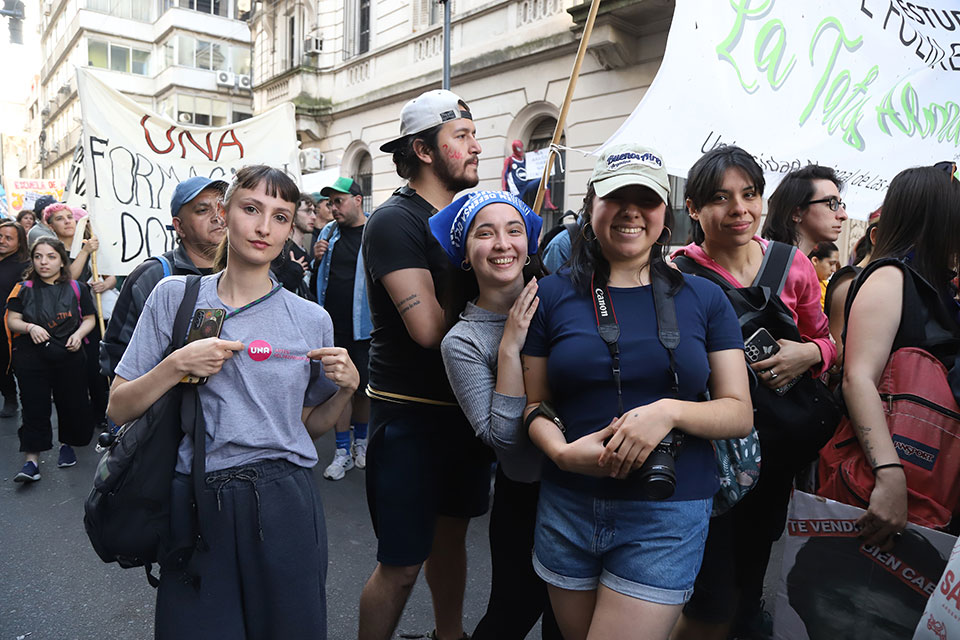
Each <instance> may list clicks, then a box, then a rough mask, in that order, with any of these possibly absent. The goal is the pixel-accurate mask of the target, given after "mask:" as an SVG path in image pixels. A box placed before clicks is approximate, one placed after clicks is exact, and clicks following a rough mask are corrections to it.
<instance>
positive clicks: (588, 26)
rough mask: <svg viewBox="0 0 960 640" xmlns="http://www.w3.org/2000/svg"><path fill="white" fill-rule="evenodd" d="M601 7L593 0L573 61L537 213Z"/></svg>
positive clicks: (598, 0) (536, 204) (542, 178)
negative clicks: (556, 145)
mask: <svg viewBox="0 0 960 640" xmlns="http://www.w3.org/2000/svg"><path fill="white" fill-rule="evenodd" d="M599 9H600V0H592V1H591V3H590V13H589V14H587V21H586V22H585V23H584V25H583V35H582V36H581V37H580V48H579V49H577V59H576V60H575V61H574V63H573V71H572V72H571V73H570V82H569V84H567V95H566V96H564V98H563V105H562V106H561V107H560V117H559V118H557V128H556V129H554V130H553V141H552V142H551V148H550V153H549V154H548V155H547V166H545V167H544V168H543V176H542V177H541V178H540V187H539V188H538V189H537V199H536V201H535V202H534V203H533V210H534V211H535V212H536V213H537V215H539V214H540V207H542V206H543V198H544V194H545V193H546V191H547V182H548V181H549V180H550V170H551V169H552V168H553V159H554V156H556V155H557V154H556V152H555V151H554V150H553V147H552V145H555V144H560V136H561V135H562V134H563V125H564V124H565V123H566V121H567V112H568V111H570V102H571V101H572V100H573V91H574V89H576V88H577V78H578V77H579V76H580V65H581V64H583V58H584V56H585V55H586V53H587V45H588V44H590V34H591V33H593V23H594V22H596V20H597V11H598V10H599Z"/></svg>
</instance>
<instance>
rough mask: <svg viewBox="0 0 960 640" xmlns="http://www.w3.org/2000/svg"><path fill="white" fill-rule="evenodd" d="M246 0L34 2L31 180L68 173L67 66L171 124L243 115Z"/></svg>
mask: <svg viewBox="0 0 960 640" xmlns="http://www.w3.org/2000/svg"><path fill="white" fill-rule="evenodd" d="M249 1H250V0H41V2H40V7H39V8H40V13H41V16H42V20H41V25H40V36H41V49H42V60H43V66H42V67H41V70H40V90H39V95H38V96H37V102H36V108H37V111H38V115H39V118H40V121H41V131H40V133H39V136H38V140H37V143H38V151H37V156H38V159H39V163H40V166H41V169H42V173H41V174H40V176H39V177H44V178H66V176H67V174H68V171H69V166H70V162H71V159H72V156H73V150H74V148H75V147H76V144H77V142H78V140H79V137H80V101H79V99H78V97H77V82H76V75H75V68H76V67H90V68H93V69H95V70H96V73H98V74H99V75H101V77H102V78H103V79H104V80H105V81H106V82H107V83H108V84H109V85H110V86H112V87H114V88H116V89H118V90H120V91H122V92H123V93H125V94H126V95H128V96H130V97H131V98H133V99H134V100H136V101H137V102H138V103H140V104H142V105H143V106H144V107H147V108H149V109H152V110H154V111H156V112H158V113H161V114H164V115H166V116H167V117H169V118H171V119H173V120H175V121H177V122H182V123H185V124H198V125H206V126H220V125H226V124H230V123H232V122H236V121H239V120H244V119H246V118H249V117H250V116H251V115H252V113H253V100H252V98H253V96H252V92H251V84H252V82H251V77H250V42H251V40H250V30H249V27H248V24H249V23H248V18H249V13H250V4H249Z"/></svg>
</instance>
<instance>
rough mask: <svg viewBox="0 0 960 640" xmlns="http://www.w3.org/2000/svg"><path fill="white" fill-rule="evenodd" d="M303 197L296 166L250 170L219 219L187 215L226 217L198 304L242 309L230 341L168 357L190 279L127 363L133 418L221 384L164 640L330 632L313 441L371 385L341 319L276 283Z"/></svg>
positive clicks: (186, 484)
mask: <svg viewBox="0 0 960 640" xmlns="http://www.w3.org/2000/svg"><path fill="white" fill-rule="evenodd" d="M298 198H299V191H298V189H297V187H296V185H295V184H294V183H293V182H292V181H291V180H290V178H289V177H287V176H286V174H285V173H283V172H282V171H280V170H277V169H272V168H270V167H265V166H262V165H258V166H251V167H245V168H243V169H240V170H239V171H237V174H236V177H235V178H234V180H233V182H232V184H231V185H230V187H229V188H228V189H227V192H226V194H225V195H224V201H223V206H222V207H221V208H220V211H219V214H220V215H219V216H217V217H215V218H204V219H202V220H200V219H197V220H193V219H191V220H185V221H181V222H182V223H183V224H193V225H198V224H205V225H206V224H221V223H222V222H223V221H225V224H226V227H227V239H226V240H225V241H224V242H223V243H222V244H221V246H220V250H219V254H220V255H219V256H218V262H221V263H224V264H225V268H224V269H223V271H222V272H221V273H217V274H214V275H211V276H205V277H204V278H203V279H202V280H201V282H200V291H199V295H198V300H197V308H200V309H208V308H214V309H224V310H225V311H226V312H227V313H226V319H225V321H224V323H223V326H222V330H221V332H220V336H219V337H217V338H206V339H202V340H197V341H194V342H191V343H189V344H188V345H186V346H184V347H182V348H181V349H178V350H176V351H174V352H172V353H171V354H170V355H168V356H167V357H165V358H164V357H163V353H164V350H165V348H166V346H167V345H168V344H169V343H170V340H171V332H172V326H173V319H174V316H175V315H176V310H177V307H178V306H179V304H180V300H181V299H182V298H183V293H184V290H185V280H184V278H182V277H170V278H165V279H164V280H162V281H161V282H160V283H159V284H158V285H157V287H156V289H154V291H153V292H152V293H151V294H150V297H149V298H148V299H147V302H146V305H145V307H144V310H143V314H142V315H141V317H140V320H139V322H138V323H137V327H136V329H135V330H134V333H133V336H132V338H131V340H130V345H129V347H128V348H127V351H126V352H125V353H124V356H123V359H122V360H121V361H120V364H119V365H118V366H117V369H116V372H117V377H116V379H115V380H114V384H113V389H112V391H111V395H110V406H109V409H108V413H109V415H110V417H111V418H113V419H114V421H115V422H117V423H118V424H123V423H126V422H128V421H130V420H131V419H133V418H136V417H137V416H140V415H142V414H143V413H144V412H145V411H146V409H147V408H148V407H149V406H150V405H151V404H153V403H154V402H156V401H157V400H158V399H159V398H160V397H161V396H162V395H163V394H164V393H166V392H167V391H168V390H169V389H171V388H172V387H173V386H175V385H176V384H178V383H179V382H180V380H181V379H182V378H183V377H184V376H186V375H193V376H198V377H200V376H204V377H209V380H208V382H207V383H206V384H205V385H203V386H201V387H199V396H200V402H201V406H202V409H203V415H204V419H205V422H206V426H207V434H206V457H205V467H206V468H205V478H204V484H205V490H204V491H203V492H202V493H201V495H200V496H198V498H197V507H196V509H194V507H193V505H192V499H193V496H192V490H191V482H190V476H189V475H188V474H189V473H190V469H191V460H192V442H190V441H189V439H185V440H184V442H183V443H182V444H181V447H180V452H179V459H178V462H177V473H176V475H175V477H174V482H173V487H172V491H171V496H172V506H171V532H170V533H171V536H170V540H169V541H168V544H166V545H165V547H167V548H170V549H179V550H181V551H182V550H183V549H184V548H186V549H187V550H188V551H189V553H188V554H187V557H188V558H189V559H188V560H184V559H183V557H182V555H180V556H178V557H176V559H174V558H173V557H169V558H167V559H166V560H165V561H164V560H162V561H161V573H160V586H159V589H158V591H157V612H156V630H155V634H156V637H157V638H178V639H182V638H198V639H199V638H208V637H222V638H242V637H249V638H265V637H310V638H326V595H325V582H326V565H327V551H326V525H325V523H324V518H323V507H322V505H321V503H320V498H319V496H318V495H317V492H316V487H315V484H314V481H313V475H312V473H311V471H310V469H311V468H312V467H313V466H314V465H315V464H316V462H317V456H316V449H315V448H314V446H313V439H314V438H316V437H318V436H319V435H320V434H322V433H323V432H325V431H327V430H328V429H330V428H331V427H332V426H333V425H334V423H335V422H336V419H337V416H339V415H340V413H341V412H342V411H343V409H344V408H345V407H346V406H347V404H348V403H349V400H350V398H351V396H352V394H353V392H354V391H355V390H356V388H357V386H358V384H359V376H358V374H357V370H356V368H355V367H354V366H353V363H352V362H351V361H350V358H349V357H348V356H347V353H346V350H344V349H339V348H335V347H334V346H333V326H332V323H331V322H330V317H329V316H328V315H327V313H326V311H324V310H323V309H322V308H320V307H319V306H317V305H316V304H312V303H310V302H307V301H306V300H303V299H300V298H298V297H297V296H295V295H294V294H292V293H290V292H288V291H286V290H284V289H283V288H282V287H281V286H280V285H279V284H277V283H276V281H275V280H274V279H273V278H272V277H271V275H270V262H271V261H272V260H273V259H274V258H275V257H276V256H277V255H278V253H279V252H280V250H281V249H282V247H283V244H284V242H285V241H286V239H287V236H288V235H289V233H290V228H291V225H292V223H293V216H294V211H295V210H296V207H297V201H298ZM220 216H222V220H221V218H220ZM197 514H199V518H200V531H202V534H203V536H202V538H203V539H202V543H199V544H198V543H196V542H195V541H196V540H197V532H196V530H195V526H194V524H193V522H194V519H195V518H197ZM173 555H174V554H171V556H173Z"/></svg>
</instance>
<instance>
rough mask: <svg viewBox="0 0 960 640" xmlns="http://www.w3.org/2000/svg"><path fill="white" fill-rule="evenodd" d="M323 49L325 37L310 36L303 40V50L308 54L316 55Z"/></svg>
mask: <svg viewBox="0 0 960 640" xmlns="http://www.w3.org/2000/svg"><path fill="white" fill-rule="evenodd" d="M321 51H323V38H318V37H310V38H307V39H306V40H304V41H303V52H304V53H305V54H307V55H315V54H318V53H320V52H321Z"/></svg>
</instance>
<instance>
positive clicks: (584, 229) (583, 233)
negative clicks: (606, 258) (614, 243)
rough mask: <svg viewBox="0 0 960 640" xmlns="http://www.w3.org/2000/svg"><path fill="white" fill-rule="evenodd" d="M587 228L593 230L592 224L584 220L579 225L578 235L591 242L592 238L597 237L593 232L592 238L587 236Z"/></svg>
mask: <svg viewBox="0 0 960 640" xmlns="http://www.w3.org/2000/svg"><path fill="white" fill-rule="evenodd" d="M588 228H589V229H590V231H593V225H591V224H590V223H589V222H584V223H583V226H582V227H580V237H582V238H583V239H584V240H586V241H587V242H593V241H594V240H596V239H597V234H596V233H595V232H594V234H593V237H592V238H588V237H587V229H588Z"/></svg>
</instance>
